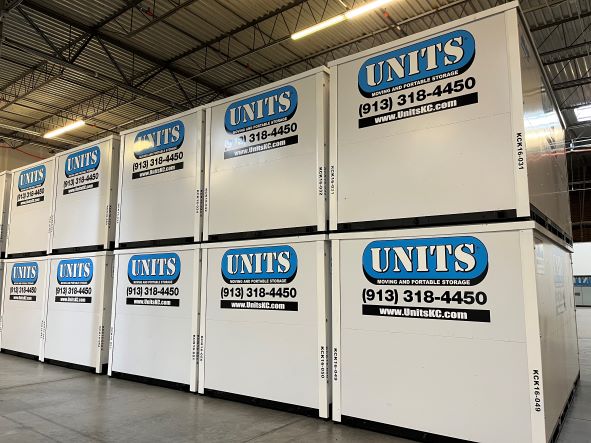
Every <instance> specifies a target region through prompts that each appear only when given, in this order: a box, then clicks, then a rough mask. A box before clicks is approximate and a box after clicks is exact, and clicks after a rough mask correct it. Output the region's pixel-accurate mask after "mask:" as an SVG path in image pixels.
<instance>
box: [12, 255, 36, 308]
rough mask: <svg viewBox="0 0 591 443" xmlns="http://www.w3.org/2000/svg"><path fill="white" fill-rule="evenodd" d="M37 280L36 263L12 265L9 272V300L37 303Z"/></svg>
mask: <svg viewBox="0 0 591 443" xmlns="http://www.w3.org/2000/svg"><path fill="white" fill-rule="evenodd" d="M38 279H39V264H38V263H37V262H22V263H15V264H13V265H12V270H11V272H10V283H11V286H10V291H9V292H10V294H9V297H8V298H9V299H10V300H14V301H32V302H34V301H37V281H38Z"/></svg>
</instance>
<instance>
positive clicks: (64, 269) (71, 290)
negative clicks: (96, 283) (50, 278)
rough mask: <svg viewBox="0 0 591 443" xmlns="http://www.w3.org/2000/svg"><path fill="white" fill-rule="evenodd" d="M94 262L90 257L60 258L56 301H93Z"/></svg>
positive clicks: (56, 278) (56, 277)
mask: <svg viewBox="0 0 591 443" xmlns="http://www.w3.org/2000/svg"><path fill="white" fill-rule="evenodd" d="M93 277H94V264H93V261H92V259H90V258H70V259H64V260H60V261H59V262H58V264H57V269H56V276H55V280H56V283H57V284H56V288H55V302H56V303H92V286H90V284H91V282H92V279H93Z"/></svg>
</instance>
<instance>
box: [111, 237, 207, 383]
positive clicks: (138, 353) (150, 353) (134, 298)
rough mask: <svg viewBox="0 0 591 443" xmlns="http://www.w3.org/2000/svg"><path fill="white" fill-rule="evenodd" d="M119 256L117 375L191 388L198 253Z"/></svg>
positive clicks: (164, 250)
mask: <svg viewBox="0 0 591 443" xmlns="http://www.w3.org/2000/svg"><path fill="white" fill-rule="evenodd" d="M138 251H141V252H135V253H121V252H119V253H117V255H118V256H119V257H118V260H119V263H118V266H117V274H118V275H117V279H116V281H117V286H116V288H115V291H117V293H116V306H115V308H116V311H117V313H116V315H115V316H114V322H113V325H112V326H113V346H112V353H113V355H112V359H111V370H112V371H117V372H122V373H127V374H133V375H137V376H142V377H150V378H155V379H159V380H166V381H172V382H176V383H183V384H187V385H188V384H189V382H190V362H191V352H192V346H191V338H192V336H191V324H192V312H193V310H194V309H197V307H196V306H195V305H194V303H193V299H194V296H193V291H194V290H195V288H194V279H193V268H194V259H195V255H194V251H193V249H184V250H175V249H174V248H155V249H144V250H138Z"/></svg>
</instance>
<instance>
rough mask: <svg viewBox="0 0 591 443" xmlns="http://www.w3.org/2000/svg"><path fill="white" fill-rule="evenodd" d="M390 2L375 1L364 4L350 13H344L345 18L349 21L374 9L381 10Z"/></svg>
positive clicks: (389, 0)
mask: <svg viewBox="0 0 591 443" xmlns="http://www.w3.org/2000/svg"><path fill="white" fill-rule="evenodd" d="M391 1H392V0H375V1H373V2H369V3H366V4H365V5H363V6H359V7H357V8H353V9H351V10H350V11H347V12H345V18H346V19H347V20H351V19H352V18H355V17H357V16H359V15H361V14H365V13H367V12H369V11H373V10H374V9H378V8H381V7H382V6H384V5H386V4H388V3H390V2H391Z"/></svg>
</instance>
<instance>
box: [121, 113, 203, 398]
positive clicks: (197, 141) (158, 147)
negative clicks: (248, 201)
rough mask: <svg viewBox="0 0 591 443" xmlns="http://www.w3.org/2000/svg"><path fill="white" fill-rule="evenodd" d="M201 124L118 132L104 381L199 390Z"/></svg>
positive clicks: (177, 119)
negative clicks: (108, 339) (127, 380)
mask: <svg viewBox="0 0 591 443" xmlns="http://www.w3.org/2000/svg"><path fill="white" fill-rule="evenodd" d="M203 119H204V111H203V110H202V109H199V108H198V109H194V110H191V111H187V112H185V113H183V114H179V115H176V116H174V117H170V118H168V119H165V120H161V121H158V122H155V123H152V124H150V125H146V126H142V127H140V128H136V129H133V130H131V131H127V132H124V133H123V134H122V137H123V148H122V150H121V162H120V163H121V167H120V174H119V194H118V195H119V196H118V203H117V229H116V239H115V247H116V250H115V279H114V289H113V291H114V301H113V311H112V319H111V344H110V352H109V375H114V376H119V377H126V378H132V379H136V380H142V381H146V382H155V383H158V384H170V385H174V386H177V387H182V388H187V389H190V390H191V391H195V390H196V389H197V336H198V305H199V287H200V285H199V282H200V266H201V264H200V246H199V244H198V243H199V242H200V241H201V220H202V208H203V198H202V195H203V192H202V189H203V188H202V177H203V175H202V173H203V123H204V121H203Z"/></svg>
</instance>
